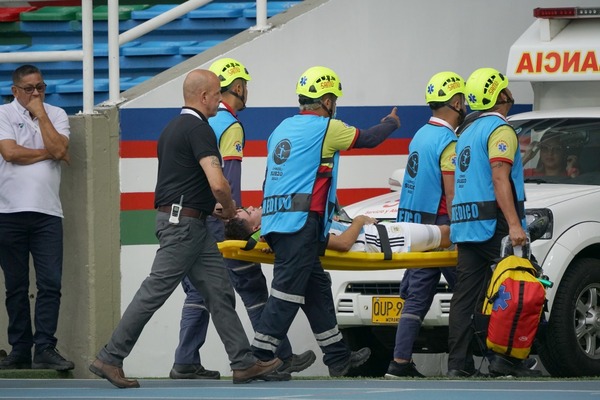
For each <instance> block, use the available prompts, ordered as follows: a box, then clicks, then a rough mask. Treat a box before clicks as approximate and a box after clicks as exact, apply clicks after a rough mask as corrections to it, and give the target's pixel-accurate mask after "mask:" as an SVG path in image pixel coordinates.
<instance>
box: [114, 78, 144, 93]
mask: <svg viewBox="0 0 600 400" xmlns="http://www.w3.org/2000/svg"><path fill="white" fill-rule="evenodd" d="M150 78H151V76H138V77H136V78H131V79H129V80H127V81H121V91H122V92H123V91H125V90H127V89H131V88H132V87H134V86H135V85H138V84H140V83H142V82H145V81H147V80H148V79H150Z"/></svg>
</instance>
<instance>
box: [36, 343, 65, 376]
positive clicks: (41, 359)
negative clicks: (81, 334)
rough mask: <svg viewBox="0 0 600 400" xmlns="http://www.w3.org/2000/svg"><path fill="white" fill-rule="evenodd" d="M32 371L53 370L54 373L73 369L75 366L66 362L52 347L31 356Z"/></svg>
mask: <svg viewBox="0 0 600 400" xmlns="http://www.w3.org/2000/svg"><path fill="white" fill-rule="evenodd" d="M31 366H32V367H33V369H53V370H56V371H68V370H70V369H73V368H75V364H73V363H72V362H71V361H67V360H65V359H64V358H63V356H61V355H60V354H59V353H58V351H56V349H55V348H54V347H47V348H45V349H44V350H42V351H40V352H39V353H36V354H35V355H34V356H33V364H32V365H31Z"/></svg>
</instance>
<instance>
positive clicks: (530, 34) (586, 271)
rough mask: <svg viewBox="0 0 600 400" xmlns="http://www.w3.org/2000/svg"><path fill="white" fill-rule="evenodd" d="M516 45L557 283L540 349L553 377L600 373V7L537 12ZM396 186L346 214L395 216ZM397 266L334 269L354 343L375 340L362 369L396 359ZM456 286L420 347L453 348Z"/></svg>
mask: <svg viewBox="0 0 600 400" xmlns="http://www.w3.org/2000/svg"><path fill="white" fill-rule="evenodd" d="M534 16H535V17H537V19H536V21H535V22H534V23H533V25H532V26H531V27H529V29H527V31H526V32H525V33H523V35H522V36H521V37H520V38H519V39H518V40H517V41H516V42H515V43H514V44H513V46H512V47H511V49H510V54H509V60H508V65H507V69H506V74H507V76H508V78H509V82H514V81H529V82H531V85H532V88H533V92H534V103H533V111H532V112H528V113H523V114H518V115H514V116H512V117H511V118H510V121H511V123H512V124H513V126H514V127H515V129H516V131H517V132H518V133H519V140H520V144H521V151H522V153H523V158H524V161H527V162H526V163H525V164H524V168H525V175H526V177H525V179H526V180H525V182H526V196H527V201H526V209H527V214H528V220H529V221H532V220H534V219H535V218H539V217H541V216H547V217H549V219H550V224H549V226H548V229H547V231H546V233H545V234H544V236H543V237H542V238H541V239H538V240H537V241H535V242H534V243H533V244H532V252H533V254H534V255H535V257H536V259H537V261H538V262H539V263H540V265H541V266H542V268H543V270H544V273H545V274H546V275H547V276H548V277H549V279H550V280H551V281H553V282H554V286H553V287H552V288H551V289H549V290H548V294H547V296H548V312H546V320H547V323H544V324H543V326H542V327H541V329H540V333H539V335H538V341H537V343H536V346H535V348H534V351H535V352H537V354H538V355H539V357H540V359H541V360H542V362H543V364H544V367H545V368H546V370H547V371H548V372H549V373H550V374H552V375H554V376H598V375H600V7H599V8H578V7H571V8H566V7H565V8H554V9H536V10H534ZM398 197H399V195H398V193H397V192H391V193H389V194H385V195H382V196H379V197H377V198H373V199H370V200H367V201H364V202H361V203H357V204H354V205H352V206H348V207H345V209H344V211H345V212H346V213H347V214H348V215H349V216H350V217H353V216H355V215H359V214H367V215H371V216H376V217H378V218H380V219H395V216H396V209H397V205H398ZM402 274H403V272H402V271H401V270H398V271H392V272H390V271H368V272H350V271H344V272H340V271H332V282H333V287H332V289H333V294H334V298H335V306H336V315H337V319H338V323H339V325H340V328H342V330H343V332H344V335H345V337H346V338H347V340H348V341H349V342H350V344H351V345H352V346H353V347H354V346H356V347H360V346H370V347H371V348H372V349H373V356H372V358H371V360H370V362H369V363H368V364H367V365H366V366H365V367H364V369H363V371H362V372H363V373H365V374H369V375H379V376H380V375H382V374H383V373H385V369H386V368H387V365H388V363H389V360H391V358H392V349H393V346H394V335H395V326H396V321H397V318H398V313H397V311H396V310H398V309H401V307H399V306H398V303H399V302H401V300H399V298H398V288H399V283H400V281H401V279H402ZM451 296H452V293H451V290H450V289H449V288H448V287H447V285H445V284H444V283H443V282H440V284H439V285H438V293H437V295H436V297H435V300H434V302H433V305H432V307H431V309H430V311H429V313H428V314H427V316H426V318H425V321H424V324H423V327H422V329H421V333H420V337H419V340H418V342H417V343H416V344H415V352H431V353H439V352H445V351H447V333H448V327H447V324H448V315H449V311H450V298H451Z"/></svg>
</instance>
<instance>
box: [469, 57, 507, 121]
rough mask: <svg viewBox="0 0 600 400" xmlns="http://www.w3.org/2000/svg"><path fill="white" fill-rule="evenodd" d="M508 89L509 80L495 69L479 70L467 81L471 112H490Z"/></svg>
mask: <svg viewBox="0 0 600 400" xmlns="http://www.w3.org/2000/svg"><path fill="white" fill-rule="evenodd" d="M507 87H508V78H507V77H505V76H504V75H502V74H501V73H500V72H499V71H498V70H496V69H494V68H479V69H478V70H475V71H474V72H473V73H472V74H471V76H470V77H469V79H468V80H467V101H468V102H469V107H471V110H481V111H483V110H488V109H490V108H492V107H493V106H494V105H495V104H496V100H497V99H498V95H499V94H500V92H501V91H502V89H505V88H507Z"/></svg>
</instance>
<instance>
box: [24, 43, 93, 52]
mask: <svg viewBox="0 0 600 400" xmlns="http://www.w3.org/2000/svg"><path fill="white" fill-rule="evenodd" d="M81 49H82V46H81V44H33V45H31V46H29V47H25V48H24V49H22V50H21V51H59V50H81Z"/></svg>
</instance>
